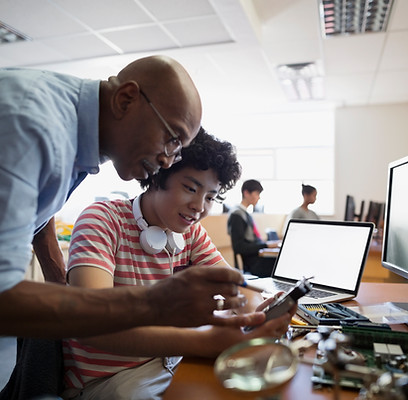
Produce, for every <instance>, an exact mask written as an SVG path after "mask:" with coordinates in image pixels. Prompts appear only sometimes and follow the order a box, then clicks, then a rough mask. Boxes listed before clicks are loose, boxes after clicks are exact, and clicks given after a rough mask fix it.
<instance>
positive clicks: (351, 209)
mask: <svg viewBox="0 0 408 400" xmlns="http://www.w3.org/2000/svg"><path fill="white" fill-rule="evenodd" d="M363 211H364V200H363V201H362V202H361V206H360V213H359V214H356V203H355V201H354V197H353V196H350V195H349V194H348V195H347V196H346V212H345V214H344V220H345V221H356V220H357V221H362V217H363Z"/></svg>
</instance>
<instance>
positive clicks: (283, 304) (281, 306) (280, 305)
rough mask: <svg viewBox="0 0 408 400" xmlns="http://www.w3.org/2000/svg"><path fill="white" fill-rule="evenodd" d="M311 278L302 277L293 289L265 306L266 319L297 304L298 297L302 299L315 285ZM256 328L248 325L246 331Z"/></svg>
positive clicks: (278, 315) (277, 315)
mask: <svg viewBox="0 0 408 400" xmlns="http://www.w3.org/2000/svg"><path fill="white" fill-rule="evenodd" d="M309 279H312V278H302V279H301V280H300V281H298V282H297V283H296V285H295V286H294V287H293V288H292V289H290V290H289V291H288V292H286V293H283V294H282V295H281V296H280V297H279V298H278V299H276V300H275V301H274V302H273V303H271V304H269V305H268V306H267V307H266V308H264V309H263V312H264V313H265V314H266V321H269V320H271V319H273V318H277V317H280V316H281V315H282V314H284V313H286V312H288V311H289V310H290V309H291V307H292V306H293V305H294V304H296V302H297V300H298V299H300V298H301V297H302V296H304V295H305V294H306V293H309V292H310V291H311V290H312V287H313V285H312V284H311V283H310V282H309ZM255 328H256V327H255V326H246V327H245V328H244V331H245V332H248V331H251V330H252V329H255Z"/></svg>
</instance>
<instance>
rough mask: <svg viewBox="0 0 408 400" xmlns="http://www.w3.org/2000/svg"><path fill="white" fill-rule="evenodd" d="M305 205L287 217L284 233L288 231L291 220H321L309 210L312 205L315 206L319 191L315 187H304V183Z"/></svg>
mask: <svg viewBox="0 0 408 400" xmlns="http://www.w3.org/2000/svg"><path fill="white" fill-rule="evenodd" d="M302 196H303V203H302V205H301V206H300V207H297V208H295V209H294V210H293V211H292V212H291V213H290V214H289V215H288V216H287V217H286V221H285V225H284V230H283V233H285V231H286V227H287V226H288V223H289V220H291V219H319V216H318V215H317V214H316V213H315V212H314V211H313V210H310V209H309V206H310V205H311V204H314V203H315V201H316V197H317V190H316V188H315V187H314V186H311V185H304V184H303V183H302Z"/></svg>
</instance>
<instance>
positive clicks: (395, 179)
mask: <svg viewBox="0 0 408 400" xmlns="http://www.w3.org/2000/svg"><path fill="white" fill-rule="evenodd" d="M383 238H384V239H383V249H382V265H383V266H384V267H385V268H388V269H389V270H391V271H393V272H394V273H396V274H398V275H400V276H403V277H404V278H407V279H408V157H405V158H403V159H400V160H397V161H394V162H392V163H390V165H389V166H388V188H387V199H386V206H385V220H384V236H383Z"/></svg>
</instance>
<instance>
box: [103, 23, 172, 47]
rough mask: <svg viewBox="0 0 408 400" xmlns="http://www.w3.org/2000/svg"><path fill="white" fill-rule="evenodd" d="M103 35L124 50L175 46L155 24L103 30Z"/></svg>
mask: <svg viewBox="0 0 408 400" xmlns="http://www.w3.org/2000/svg"><path fill="white" fill-rule="evenodd" d="M103 36H104V37H106V38H107V39H109V40H110V41H112V42H113V43H114V44H115V45H116V46H118V47H119V48H121V49H122V50H123V51H124V52H139V51H155V50H163V49H171V48H174V47H177V43H175V42H174V40H172V38H170V37H169V36H168V35H167V34H166V33H165V32H164V31H163V30H162V29H161V28H160V27H157V26H146V27H141V28H131V29H124V30H117V31H112V32H104V33H103Z"/></svg>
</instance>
